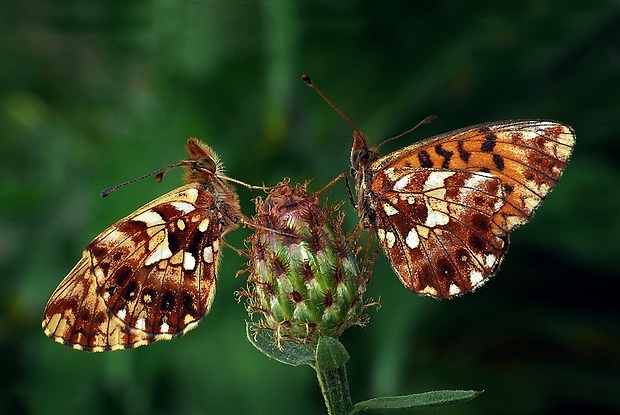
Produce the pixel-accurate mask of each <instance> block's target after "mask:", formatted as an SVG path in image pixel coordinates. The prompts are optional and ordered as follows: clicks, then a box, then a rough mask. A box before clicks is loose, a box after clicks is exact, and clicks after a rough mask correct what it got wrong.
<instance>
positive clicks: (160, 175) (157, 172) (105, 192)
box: [101, 160, 188, 197]
mask: <svg viewBox="0 0 620 415" xmlns="http://www.w3.org/2000/svg"><path fill="white" fill-rule="evenodd" d="M187 163H188V161H187V160H181V161H179V162H176V163H174V164H169V165H167V166H164V167H162V168H161V169H157V170H155V171H152V172H150V173H147V174H144V175H142V176H140V177H136V178H135V179H131V180H128V181H126V182H123V183H119V184H117V185H114V186H111V187H108V188H107V189H103V190H102V191H101V197H107V196H109V195H110V194H112V193H114V192H115V191H117V190H118V189H120V188H121V187H123V186H125V185H127V184H131V183H133V182H137V181H138V180H142V179H145V178H147V177H149V176H153V175H155V181H156V182H157V183H159V182H161V181H162V180H163V178H164V174H166V173H167V172H168V170H171V169H173V168H175V167H179V166H183V165H186V164H187Z"/></svg>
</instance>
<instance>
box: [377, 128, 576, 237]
mask: <svg viewBox="0 0 620 415" xmlns="http://www.w3.org/2000/svg"><path fill="white" fill-rule="evenodd" d="M574 145H575V133H574V131H573V130H572V129H571V128H570V127H569V126H567V125H564V124H561V123H558V122H556V121H547V120H514V121H497V122H491V123H486V124H480V125H475V126H472V127H467V128H463V129H460V130H456V131H452V132H449V133H445V134H441V135H439V136H436V137H433V138H430V139H427V140H423V141H421V142H418V143H415V144H413V145H411V146H408V147H405V148H403V149H401V150H398V151H395V152H393V153H391V154H388V155H386V156H385V157H382V158H380V159H378V160H377V161H375V162H374V163H373V164H372V165H371V166H370V169H371V170H372V171H373V172H374V171H380V170H381V169H383V168H386V167H399V166H400V167H412V168H416V167H423V168H436V169H449V170H467V171H483V172H489V173H491V174H493V175H494V176H495V177H497V178H498V179H500V180H501V182H502V187H503V189H504V197H505V201H506V203H505V204H504V206H503V207H502V209H501V210H500V211H499V212H498V213H497V218H496V224H497V226H498V227H500V228H501V229H503V230H504V231H505V232H508V231H510V230H511V229H513V228H514V227H515V226H518V225H520V224H522V223H524V222H525V221H527V219H528V218H529V217H530V216H531V215H532V213H533V211H534V210H535V209H536V207H538V205H539V204H540V202H541V201H542V200H543V199H544V197H545V196H546V195H547V193H548V192H549V191H550V190H551V188H552V187H553V185H554V184H555V183H556V182H557V181H558V179H559V178H560V176H561V174H562V171H563V170H564V166H565V165H566V162H567V161H568V158H569V157H570V155H571V153H572V150H573V147H574Z"/></svg>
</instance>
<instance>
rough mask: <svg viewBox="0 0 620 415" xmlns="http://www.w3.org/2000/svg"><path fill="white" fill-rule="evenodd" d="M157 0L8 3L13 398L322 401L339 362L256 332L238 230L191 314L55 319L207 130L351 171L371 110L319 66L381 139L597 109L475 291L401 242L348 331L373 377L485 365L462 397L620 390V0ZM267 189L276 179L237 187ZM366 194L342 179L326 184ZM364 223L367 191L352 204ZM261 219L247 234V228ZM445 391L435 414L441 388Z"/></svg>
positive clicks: (510, 409) (508, 404) (247, 176)
mask: <svg viewBox="0 0 620 415" xmlns="http://www.w3.org/2000/svg"><path fill="white" fill-rule="evenodd" d="M512 3H513V4H511V5H507V4H506V5H505V4H500V3H499V2H493V1H482V0H480V1H470V2H460V1H450V0H440V1H416V2H405V1H388V2H374V1H348V0H343V1H317V0H312V1H298V2H292V1H287V0H266V1H262V2H253V1H237V0H196V1H180V0H176V1H172V0H148V1H139V2H114V1H108V2H97V1H65V2H57V3H56V4H54V3H53V2H46V1H41V0H34V1H30V2H3V3H2V5H0V16H1V17H0V19H1V20H2V24H1V25H0V33H1V34H2V36H1V40H0V160H1V161H0V163H1V165H0V200H1V204H0V215H1V216H0V381H1V382H2V384H1V385H0V412H2V413H7V414H8V413H11V414H21V413H23V414H42V413H45V414H56V413H63V414H64V413H75V414H78V413H89V414H108V413H110V414H111V413H114V414H132V415H138V414H173V413H174V414H207V413H208V414H232V413H253V414H263V413H270V414H273V413H276V414H280V413H281V414H289V413H294V414H320V413H325V409H324V406H323V402H322V397H321V395H320V392H319V389H318V386H317V382H316V378H315V375H314V372H313V371H312V370H311V369H310V368H309V367H299V368H293V367H289V366H284V365H281V364H279V363H276V362H274V361H271V360H268V359H267V358H266V357H264V356H263V355H261V354H260V353H259V352H258V351H257V350H255V349H254V348H253V347H252V346H251V345H250V344H249V343H248V342H247V340H246V339H245V332H244V321H245V319H246V318H247V315H246V314H245V310H244V307H243V304H239V303H237V302H236V301H235V297H234V295H233V293H234V291H235V290H237V289H239V288H241V287H242V286H244V285H245V281H244V277H243V276H240V277H237V278H235V272H236V271H237V270H238V269H240V268H243V265H244V262H245V260H244V259H243V258H242V257H239V256H238V255H237V253H235V252H234V251H232V250H230V249H229V250H226V251H224V258H223V261H222V267H221V272H220V280H219V285H218V294H217V296H216V299H215V303H214V305H213V308H212V311H211V313H210V315H209V316H208V318H206V319H205V320H204V321H203V322H202V323H201V325H200V326H199V327H198V328H197V329H196V330H194V331H192V332H190V333H189V334H188V335H187V336H185V337H183V338H181V339H176V340H174V341H172V342H159V343H157V344H152V345H150V346H148V347H142V348H138V349H136V350H131V351H123V352H114V353H104V354H94V355H93V354H87V353H82V352H77V351H74V350H71V349H69V348H65V347H62V346H61V345H58V344H56V343H54V342H52V341H51V340H49V339H48V338H46V337H45V336H44V335H43V333H42V331H41V329H40V319H41V315H42V312H43V308H44V306H45V303H46V301H47V299H48V297H49V295H50V294H51V292H52V291H53V289H54V288H55V287H56V285H57V284H58V283H59V282H60V280H61V279H62V278H63V277H64V276H65V274H66V273H67V272H68V271H69V270H70V269H71V267H72V266H73V265H74V263H75V262H77V260H78V259H79V257H80V255H81V251H82V249H83V247H84V246H85V245H86V244H87V243H88V242H89V241H90V240H91V239H92V238H93V237H94V236H95V235H96V234H97V233H98V232H99V231H101V230H102V229H104V228H105V227H107V226H108V225H110V224H111V223H113V222H114V221H116V220H118V219H119V218H121V217H123V216H125V215H127V214H128V213H130V212H131V211H133V210H134V209H136V208H138V207H139V206H141V205H142V204H144V203H146V202H148V201H150V200H152V199H153V198H155V197H157V196H159V195H161V194H163V193H164V192H166V191H168V190H170V189H172V188H175V187H177V186H178V185H179V184H180V181H181V175H182V172H181V171H173V172H170V173H169V174H168V175H167V176H166V178H165V180H164V181H163V182H162V183H161V184H156V183H154V182H153V181H152V180H151V179H147V180H143V181H140V182H137V183H134V184H132V185H131V186H127V187H125V188H123V189H121V190H119V191H118V192H116V193H115V194H113V195H112V196H110V197H109V198H107V199H101V198H100V197H99V192H100V190H101V189H103V188H105V187H107V186H110V185H113V184H116V183H119V182H122V181H124V180H128V179H131V178H134V177H137V176H139V175H141V174H143V173H146V172H149V171H152V170H155V169H157V168H159V167H161V166H163V165H166V164H168V163H173V162H175V161H178V160H179V159H181V158H183V157H185V151H184V148H183V147H184V143H185V141H186V139H187V137H189V136H196V137H199V138H201V139H202V140H204V141H206V142H207V143H209V144H210V145H211V146H212V147H213V148H214V149H216V151H217V152H218V153H219V155H220V157H221V158H222V160H223V161H224V162H225V165H226V167H227V171H228V173H229V174H230V175H231V176H233V177H235V178H237V179H240V180H244V181H246V182H249V183H253V184H260V183H262V182H264V183H266V184H275V183H277V182H278V181H280V180H281V179H283V178H284V177H290V178H291V180H292V181H293V182H301V181H305V180H307V179H313V182H312V184H311V186H310V189H314V190H317V189H319V188H320V187H322V186H323V185H324V184H325V183H327V182H328V181H329V180H331V179H332V178H333V177H335V176H336V175H337V174H338V173H340V172H342V171H347V170H348V158H349V150H350V145H351V129H350V127H349V126H348V125H347V124H346V123H345V122H344V121H343V120H342V119H340V118H339V117H338V116H337V115H336V114H335V113H334V112H333V111H332V109H330V108H329V107H328V106H327V105H326V104H325V103H324V102H323V101H322V100H321V99H320V98H319V97H318V96H317V95H316V94H315V93H314V92H313V91H311V90H310V89H309V88H307V87H306V86H305V85H304V84H303V82H302V81H301V80H300V75H301V74H302V73H304V72H307V73H309V74H310V75H311V76H312V78H313V79H314V81H315V83H316V84H318V85H319V86H320V87H321V88H322V89H323V91H324V92H325V93H326V94H327V95H328V96H329V97H330V98H331V99H332V100H333V102H334V103H335V104H336V105H338V106H339V107H340V108H341V109H342V111H344V112H345V113H346V114H348V116H349V117H350V118H351V119H352V120H353V121H354V122H355V123H356V124H357V126H358V127H359V128H360V129H361V130H362V131H364V132H365V133H366V134H367V135H368V137H369V139H370V140H371V141H372V142H374V143H378V142H379V141H381V140H383V139H385V138H387V137H390V136H393V135H395V134H397V133H400V132H402V131H404V130H406V129H408V128H409V127H411V126H413V125H414V124H415V123H417V122H418V121H419V120H421V119H422V118H424V117H425V116H427V115H430V114H435V115H437V116H439V121H437V122H435V123H434V124H432V125H429V126H424V127H423V128H420V129H419V130H417V131H416V132H414V133H412V134H410V135H408V136H406V137H404V138H402V139H400V140H399V141H397V142H393V143H390V144H389V145H387V146H386V148H384V149H383V151H386V152H387V151H393V150H395V149H397V148H398V147H400V146H404V145H406V144H409V143H412V142H414V141H416V140H419V139H422V138H425V137H428V136H431V135H434V134H437V133H440V132H444V131H449V130H452V129H456V128H460V127H464V126H467V125H471V124H476V123H479V122H485V121H492V120H500V119H511V118H551V119H557V120H561V121H563V122H565V123H567V124H570V125H572V126H573V127H574V129H575V131H576V132H577V137H578V139H577V147H576V150H575V152H574V155H573V157H572V160H571V162H570V163H569V165H568V167H567V169H566V172H565V174H564V176H563V178H562V180H561V181H560V182H559V184H558V185H557V187H556V189H555V190H554V191H553V192H552V194H551V195H550V197H549V198H548V199H547V200H546V201H545V202H544V204H543V205H542V207H541V208H540V210H539V211H538V212H537V214H536V215H535V217H534V218H533V219H532V220H531V221H530V223H529V224H528V225H526V226H524V227H523V228H520V229H518V230H516V231H515V232H514V233H513V235H512V245H511V249H510V251H509V253H508V255H507V257H506V259H505V261H504V263H503V266H502V270H501V272H500V273H499V275H497V276H496V277H494V278H493V279H492V280H491V281H490V282H488V283H487V285H486V286H485V287H483V288H482V289H480V290H479V291H477V292H476V293H474V294H469V295H466V296H464V297H462V298H459V299H456V300H453V301H441V302H440V301H434V300H432V299H427V298H421V297H417V296H415V295H413V294H411V293H410V292H408V291H407V290H406V289H405V288H404V287H403V286H402V285H401V284H400V283H399V281H398V280H397V278H396V277H395V276H394V274H393V273H392V272H391V271H390V269H389V266H388V264H387V261H386V260H385V258H384V257H383V256H382V255H380V256H379V259H378V261H377V263H376V266H375V270H374V275H373V280H372V282H371V285H370V287H369V288H370V289H369V296H372V297H374V298H379V297H380V298H381V303H382V305H383V306H382V308H381V309H380V310H378V311H374V310H371V311H370V316H371V319H370V322H369V324H368V326H367V327H366V328H365V329H361V328H352V329H350V330H349V331H348V332H346V333H345V335H344V336H343V338H342V341H343V343H344V345H345V346H346V347H347V348H348V351H349V352H350V354H351V361H350V363H349V364H348V373H349V378H350V382H351V389H352V396H353V399H354V401H359V400H363V399H368V398H371V397H375V396H384V395H396V394H408V393H416V392H423V391H428V390H434V389H484V390H485V391H486V392H485V393H484V394H483V395H482V396H481V397H479V398H477V399H475V400H474V401H472V402H469V403H467V404H463V405H459V406H457V407H452V408H446V409H441V410H432V411H431V412H429V413H433V414H435V413H437V414H443V413H445V414H456V413H458V414H565V413H567V412H575V411H577V412H581V413H597V414H612V413H619V412H620V394H618V391H620V319H619V317H620V312H619V309H620V307H619V306H618V305H617V297H618V292H619V288H620V284H619V282H620V280H619V278H620V261H619V259H620V248H619V247H618V245H619V241H620V213H619V206H620V185H619V184H618V183H619V182H620V161H619V160H620V158H619V157H620V151H619V150H620V6H619V5H618V2H617V1H606V0H601V1H596V2H587V1H551V0H529V1H521V2H512ZM238 191H239V195H240V197H241V201H242V208H243V211H244V212H245V213H246V214H248V215H250V214H252V212H253V203H252V202H251V200H252V198H254V197H256V196H258V195H260V194H261V192H256V191H254V192H250V191H248V190H246V189H244V188H241V187H238ZM326 199H327V202H326V203H331V202H333V201H336V200H343V199H346V191H345V187H344V185H342V184H337V185H336V186H334V187H332V188H331V189H329V191H328V192H326V194H325V196H324V197H323V198H322V200H323V201H325V200H326ZM345 209H347V211H348V216H347V222H346V226H347V227H348V230H351V229H353V227H354V226H355V223H356V214H355V212H354V211H353V210H352V208H351V207H350V206H347V207H346V208H345ZM248 235H249V231H248V230H247V229H240V230H237V231H235V232H234V233H232V234H230V235H229V237H228V238H227V240H228V242H230V243H231V244H232V245H234V246H237V247H243V240H244V238H245V237H247V236H248ZM419 413H424V412H419Z"/></svg>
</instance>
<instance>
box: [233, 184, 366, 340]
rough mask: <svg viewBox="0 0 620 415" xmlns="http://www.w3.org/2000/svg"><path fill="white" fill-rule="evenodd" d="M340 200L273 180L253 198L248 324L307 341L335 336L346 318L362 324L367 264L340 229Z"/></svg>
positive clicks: (343, 327) (278, 335)
mask: <svg viewBox="0 0 620 415" xmlns="http://www.w3.org/2000/svg"><path fill="white" fill-rule="evenodd" d="M340 206H341V204H340V205H337V206H334V207H332V208H331V209H328V208H323V207H321V206H320V205H319V201H318V196H316V195H311V194H309V193H308V192H307V190H306V185H298V186H297V187H296V188H293V187H291V186H290V185H289V184H288V183H285V182H283V183H281V184H280V185H278V186H277V187H276V188H274V189H273V190H272V191H271V193H269V195H268V196H267V198H266V199H265V200H264V201H262V200H261V199H260V198H259V199H257V200H256V216H255V217H254V219H253V222H254V225H255V226H254V234H253V235H252V236H251V237H250V238H249V239H248V241H247V242H248V243H249V250H248V255H249V257H250V262H249V267H248V269H247V271H248V272H249V273H250V277H249V278H248V287H247V289H246V290H244V291H242V292H241V293H240V296H245V297H247V310H248V313H249V314H250V315H251V316H252V315H254V314H258V315H259V317H260V321H258V322H255V324H254V326H253V329H254V330H261V329H271V330H273V333H274V339H275V340H276V343H277V344H279V343H280V341H282V340H287V341H293V342H296V343H303V344H310V345H315V344H316V342H317V341H318V338H319V337H320V336H329V337H334V338H338V337H339V336H340V335H341V334H342V332H343V331H344V330H346V329H347V328H348V327H350V326H352V325H364V324H365V323H366V321H367V319H368V317H367V316H366V315H365V314H364V310H365V309H366V308H367V307H368V304H367V303H365V302H364V300H363V298H362V296H363V294H364V292H365V291H366V285H367V282H368V278H369V274H370V267H369V266H367V264H368V261H367V260H364V261H363V264H362V265H360V263H359V261H358V258H357V257H356V255H355V252H354V249H353V247H352V246H351V245H352V244H351V243H350V242H349V241H347V240H346V239H345V236H344V234H343V231H342V221H343V219H344V214H342V213H341V214H338V216H337V218H334V214H335V213H337V212H339V208H340Z"/></svg>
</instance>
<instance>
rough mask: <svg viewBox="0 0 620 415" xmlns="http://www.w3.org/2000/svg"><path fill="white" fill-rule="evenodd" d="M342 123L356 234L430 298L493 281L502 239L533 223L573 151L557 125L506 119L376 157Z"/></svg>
mask: <svg viewBox="0 0 620 415" xmlns="http://www.w3.org/2000/svg"><path fill="white" fill-rule="evenodd" d="M303 79H304V81H305V82H306V83H307V84H308V85H310V86H311V87H312V88H313V89H314V90H315V91H317V92H318V93H319V94H320V95H321V96H322V97H323V98H324V99H325V100H326V101H327V102H328V103H329V104H330V105H331V106H332V107H333V108H334V109H336V108H335V107H334V106H333V105H332V104H331V103H330V102H329V100H327V98H326V97H325V96H324V95H323V94H322V93H321V92H320V91H319V90H318V89H317V88H316V86H314V84H312V81H311V80H310V78H309V77H307V75H305V76H304V77H303ZM336 111H338V110H337V109H336ZM338 112H339V113H340V111H338ZM340 114H341V115H342V113H340ZM342 116H343V117H344V118H345V119H346V120H347V121H348V119H347V118H346V116H344V115H342ZM348 122H349V123H350V124H351V125H352V126H353V128H354V132H353V147H352V149H351V171H352V174H353V175H354V176H355V182H356V190H357V195H358V201H357V206H356V207H357V210H358V212H359V214H360V216H361V218H362V220H363V223H364V226H365V227H371V228H373V229H374V230H375V232H376V235H377V238H378V240H379V243H380V244H381V246H382V248H383V251H384V252H385V254H386V255H387V257H388V259H389V261H390V264H391V265H392V268H393V269H394V271H395V272H396V274H397V275H398V277H399V278H400V280H401V281H402V283H403V284H404V285H405V286H406V287H407V288H409V289H410V290H412V291H413V292H415V293H417V294H421V295H427V296H431V297H435V298H450V297H454V296H458V295H461V294H464V293H466V292H469V291H473V290H474V289H476V288H478V287H480V286H481V285H482V284H484V283H485V282H486V280H487V279H488V278H489V277H491V276H493V275H494V274H495V273H497V271H498V269H499V265H500V263H501V261H502V258H503V257H504V254H505V253H506V250H507V249H508V234H509V232H510V231H511V230H513V229H514V228H515V227H517V226H519V225H521V224H523V223H525V222H526V221H527V220H528V219H529V218H530V217H531V216H532V213H533V212H534V210H535V209H536V208H537V207H538V205H540V203H541V202H542V200H543V199H544V198H545V197H546V195H547V194H548V193H549V191H550V190H551V188H552V187H553V186H554V185H555V183H556V182H557V181H558V179H559V178H560V176H561V175H562V171H563V170H564V167H565V165H566V162H567V161H568V158H569V157H570V155H571V153H572V150H573V147H574V145H575V132H574V131H573V129H572V128H571V127H569V126H567V125H564V124H562V123H559V122H556V121H548V120H511V121H496V122H490V123H485V124H479V125H474V126H471V127H466V128H463V129H460V130H456V131H451V132H448V133H444V134H440V135H438V136H435V137H432V138H428V139H425V140H422V141H420V142H418V143H415V144H412V145H410V146H408V147H404V148H402V149H400V150H397V151H395V152H393V153H390V154H388V155H386V156H382V157H380V156H379V154H378V153H377V147H375V148H369V146H368V142H367V140H366V138H365V136H364V135H363V134H362V133H361V132H360V131H359V130H358V129H357V128H356V127H355V126H354V125H353V124H352V123H351V122H350V121H348ZM399 137H400V136H399Z"/></svg>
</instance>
